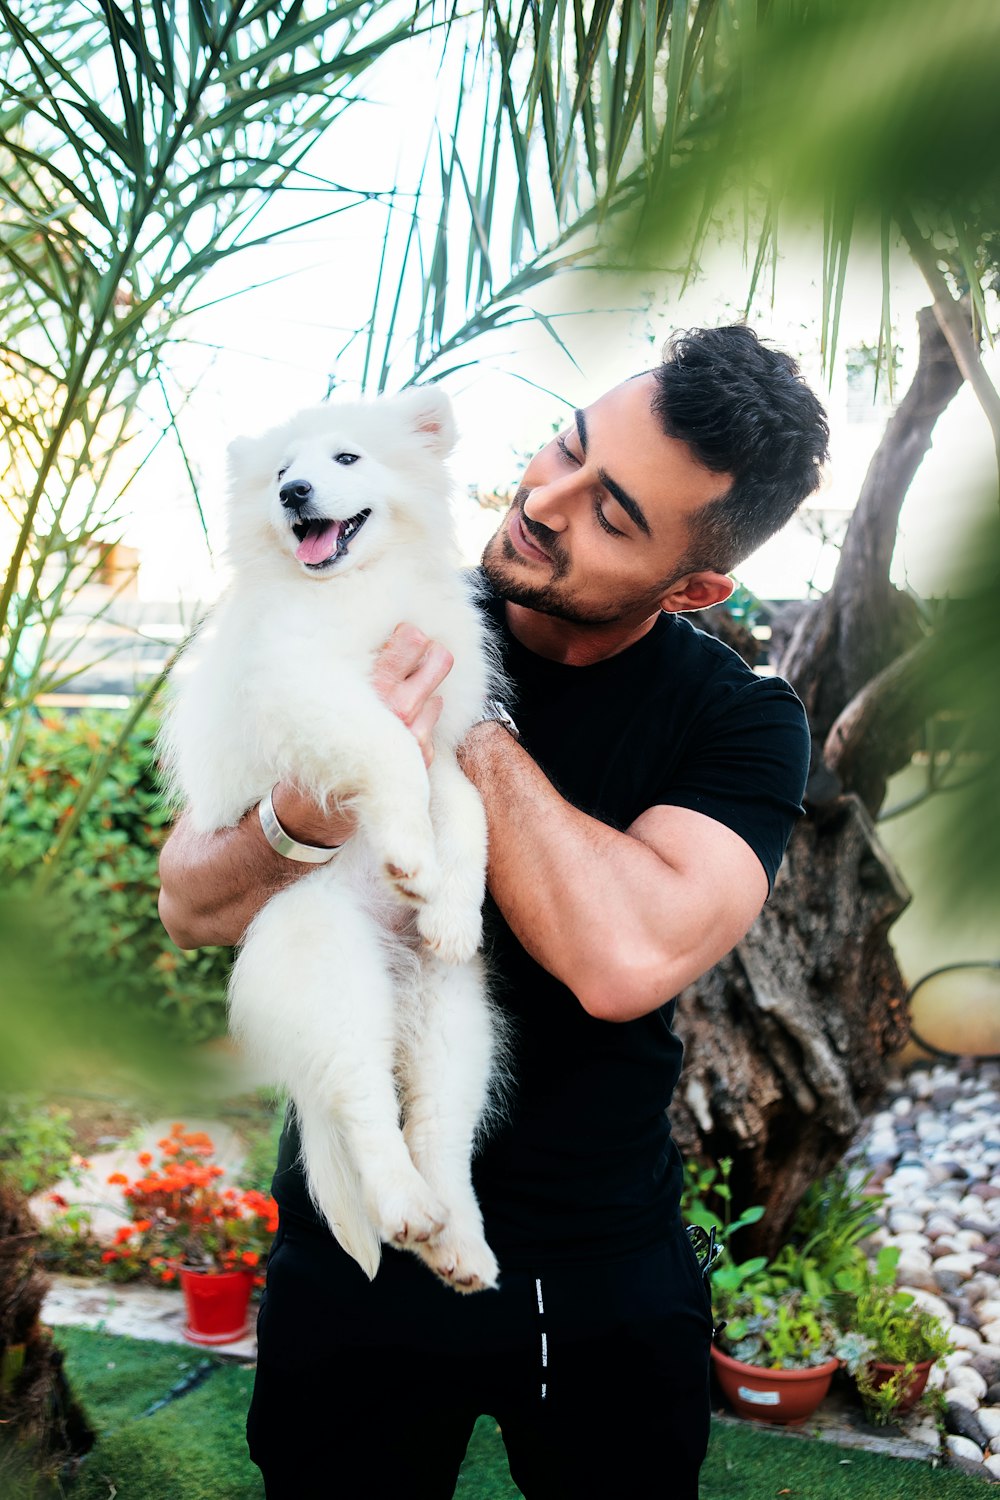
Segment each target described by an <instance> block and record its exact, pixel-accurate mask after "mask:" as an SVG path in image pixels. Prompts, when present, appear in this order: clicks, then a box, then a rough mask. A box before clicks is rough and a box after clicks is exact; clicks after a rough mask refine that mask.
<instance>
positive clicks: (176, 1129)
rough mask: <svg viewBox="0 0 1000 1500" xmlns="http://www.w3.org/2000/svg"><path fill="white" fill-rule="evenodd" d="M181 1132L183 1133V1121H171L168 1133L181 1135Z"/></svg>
mask: <svg viewBox="0 0 1000 1500" xmlns="http://www.w3.org/2000/svg"><path fill="white" fill-rule="evenodd" d="M183 1133H184V1122H183V1120H182V1121H181V1122H180V1123H178V1122H177V1121H175V1122H174V1123H173V1125H171V1127H170V1134H171V1135H183Z"/></svg>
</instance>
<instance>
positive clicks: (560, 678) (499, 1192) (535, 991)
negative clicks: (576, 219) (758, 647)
mask: <svg viewBox="0 0 1000 1500" xmlns="http://www.w3.org/2000/svg"><path fill="white" fill-rule="evenodd" d="M486 608H487V610H488V611H489V613H490V614H491V616H492V617H493V619H494V621H495V623H496V625H497V627H498V632H499V635H500V639H501V644H502V654H503V663H504V667H505V669H506V671H507V674H508V677H509V679H510V682H511V684H512V689H513V697H512V700H511V702H510V703H509V705H508V706H509V707H510V710H511V712H512V714H513V717H514V718H515V720H516V721H517V725H518V729H519V731H520V734H521V739H522V743H523V745H524V747H525V749H526V750H527V751H528V753H529V754H530V755H531V756H532V758H533V759H534V760H535V761H536V762H537V763H538V765H539V766H540V767H541V769H542V770H543V771H544V772H545V774H546V775H547V776H548V778H549V779H550V781H551V782H552V783H553V785H554V786H555V787H556V789H557V791H559V792H560V794H561V795H562V796H563V797H565V798H566V800H567V801H569V802H571V803H572V804H573V805H574V806H576V807H578V808H579V809H580V810H581V811H583V812H585V813H587V814H589V815H590V816H591V817H594V818H597V819H599V820H600V821H601V822H603V823H606V824H609V825H610V826H612V827H615V828H621V829H623V828H627V827H628V826H629V824H630V823H632V822H633V821H634V820H635V819H636V818H637V817H638V816H639V814H640V813H642V812H644V811H645V810H646V809H647V808H650V807H654V806H657V805H660V804H669V805H673V806H679V807H687V808H690V809H692V810H693V811H695V812H699V813H703V814H705V815H706V816H707V817H710V818H714V819H715V820H716V821H718V822H720V823H724V824H725V825H726V826H727V827H729V828H731V829H733V831H734V832H735V833H737V834H738V835H739V836H740V838H742V839H744V840H745V842H746V843H747V844H749V846H750V847H751V848H752V849H753V850H754V852H755V853H756V855H757V856H758V858H759V859H760V862H761V864H762V865H763V867H764V870H765V872H766V874H767V878H768V882H769V884H770V883H772V882H773V880H774V876H775V874H776V872H777V868H778V865H779V864H780V862H781V857H782V854H783V852H784V848H785V844H786V843H787V840H788V836H789V834H790V832H791V828H792V825H793V823H794V820H795V818H796V817H797V816H798V814H799V813H800V812H801V807H800V799H801V795H802V791H803V788H804V785H805V778H806V772H807V769H808V763H809V737H808V729H807V726H806V719H805V714H804V711H803V709H802V705H801V704H800V703H799V700H798V699H797V698H796V696H795V694H794V693H793V692H792V690H791V688H790V687H789V686H788V685H787V683H784V682H782V681H780V680H779V679H777V678H762V677H757V676H755V674H754V673H753V672H752V671H751V670H750V668H749V667H747V666H746V664H745V663H744V662H743V661H742V660H741V659H740V657H739V656H737V655H736V653H735V652H734V651H731V650H730V649H729V647H728V646H724V645H723V644H722V643H721V642H719V641H717V640H715V639H714V638H713V637H711V636H708V635H705V634H704V633H703V632H701V631H698V630H696V629H695V628H694V626H692V625H691V624H690V623H689V622H688V621H687V620H683V619H680V618H678V617H677V616H676V615H666V614H664V615H661V616H660V617H659V618H658V620H657V622H656V624H655V625H654V627H653V628H652V630H650V631H649V632H648V633H647V634H646V635H645V636H643V637H642V638H641V640H639V641H637V642H636V643H635V644H634V645H632V646H630V647H629V648H628V649H627V650H625V651H622V652H620V653H619V654H618V655H617V656H613V657H609V658H608V659H607V660H605V661H599V662H595V663H594V664H592V665H591V666H586V667H569V666H564V665H562V664H560V663H557V662H552V661H548V660H546V659H545V658H543V657H540V656H536V655H535V654H534V653H533V652H531V651H529V650H527V649H526V648H525V647H524V646H522V645H521V644H520V643H519V642H518V641H517V640H515V638H514V637H513V636H512V635H511V634H510V632H509V630H508V629H507V627H506V624H505V622H504V610H503V603H502V601H501V600H499V599H497V598H495V597H493V596H490V597H488V598H487V600H486ZM525 835H526V836H527V835H528V830H525ZM567 878H568V879H571V878H572V872H571V871H568V872H567ZM538 900H539V902H540V903H542V902H544V900H545V892H544V891H539V892H538ZM485 928H486V951H487V955H488V959H489V967H490V973H491V993H492V995H493V998H494V1000H495V1002H496V1004H497V1005H498V1007H499V1008H500V1010H501V1011H502V1012H503V1014H504V1016H505V1017H506V1020H507V1022H508V1031H509V1036H508V1043H509V1052H508V1068H507V1072H508V1073H509V1077H510V1083H509V1085H508V1087H507V1097H506V1109H505V1113H504V1115H503V1116H502V1118H501V1122H500V1123H499V1124H498V1125H495V1126H494V1127H493V1129H492V1131H491V1132H490V1134H489V1136H488V1138H487V1139H486V1140H485V1141H484V1142H483V1143H482V1145H481V1147H480V1148H479V1150H478V1152H477V1155H476V1158H475V1161H474V1164H473V1176H474V1181H475V1186H476V1192H477V1195H478V1197H479V1200H480V1204H481V1206H482V1209H483V1216H484V1220H485V1226H486V1237H487V1239H488V1240H489V1242H490V1244H491V1246H492V1247H493V1250H494V1252H495V1254H496V1256H497V1259H498V1260H499V1262H500V1264H501V1266H506V1267H508V1268H509V1269H511V1270H513V1269H517V1268H529V1267H537V1268H539V1269H541V1268H543V1267H546V1266H552V1265H558V1264H565V1263H569V1262H579V1261H581V1260H586V1259H604V1258H611V1257H617V1256H624V1255H629V1254H633V1253H635V1252H636V1251H639V1250H643V1249H647V1248H648V1249H651V1248H653V1247H655V1246H656V1245H658V1244H660V1243H662V1242H663V1241H664V1239H665V1238H666V1236H667V1235H668V1233H669V1231H670V1227H671V1225H672V1224H673V1222H674V1221H675V1219H676V1214H677V1204H678V1200H679V1197H680V1187H681V1164H680V1159H679V1156H678V1153H677V1150H676V1148H675V1147H674V1145H673V1142H672V1141H671V1139H670V1127H669V1123H668V1119H667V1114H666V1110H667V1107H668V1105H669V1103H670V1098H671V1095H672V1093H673V1090H674V1087H675V1085H676V1083H677V1079H678V1077H679V1074H680V1067H681V1055H682V1050H683V1049H682V1046H681V1043H680V1041H679V1039H678V1038H677V1037H676V1036H675V1034H674V1032H673V1030H672V1029H671V1021H672V1019H673V1012H674V1003H673V1000H672V998H671V997H670V996H669V995H664V997H663V998H664V1002H665V1003H664V1005H663V1006H662V1007H661V1008H660V1009H659V1010H655V1011H653V1012H651V1013H650V1014H649V1015H646V1016H642V1017H640V1018H638V1019H637V1020H633V1021H626V1022H610V1021H602V1020H598V1019H597V1018H595V1017H593V1016H591V1015H589V1014H588V1013H587V1012H586V1011H585V1010H584V1009H583V1007H582V1006H581V1005H580V1003H579V1001H578V1000H577V999H576V998H575V996H574V995H573V994H572V993H571V992H570V991H569V990H568V989H567V988H566V986H565V985H563V984H561V983H560V982H559V981H558V980H557V979H554V978H553V977H552V975H550V974H549V973H547V972H546V971H545V970H544V969H543V968H541V966H540V965H539V964H537V963H535V961H534V960H533V959H532V958H530V957H529V956H528V954H527V953H526V952H525V950H524V949H523V948H522V947H521V945H520V943H519V942H518V941H517V939H516V938H515V937H514V935H513V933H512V932H511V930H510V928H509V927H508V926H507V924H506V922H505V921H504V920H503V918H502V916H501V915H500V913H499V911H498V909H497V907H496V906H495V905H494V903H493V901H492V900H491V899H487V903H486V910H485ZM297 1150H298V1140H297V1136H296V1132H295V1130H294V1128H292V1129H290V1130H288V1131H286V1134H285V1137H284V1139H283V1142H282V1151H281V1155H280V1158H279V1168H278V1172H277V1174H276V1176H275V1182H274V1192H275V1197H276V1198H277V1200H278V1202H279V1204H282V1205H283V1206H285V1207H287V1208H290V1209H292V1210H294V1211H295V1212H298V1213H307V1214H309V1215H311V1216H313V1217H315V1210H314V1209H312V1207H311V1205H309V1200H308V1195H307V1193H306V1189H305V1183H304V1181H303V1178H302V1174H301V1169H300V1168H298V1167H297V1166H296V1165H295V1157H296V1155H297Z"/></svg>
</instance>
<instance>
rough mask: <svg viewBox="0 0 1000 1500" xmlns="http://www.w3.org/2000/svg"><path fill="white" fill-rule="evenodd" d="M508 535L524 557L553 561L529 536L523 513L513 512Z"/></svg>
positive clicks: (516, 549)
mask: <svg viewBox="0 0 1000 1500" xmlns="http://www.w3.org/2000/svg"><path fill="white" fill-rule="evenodd" d="M507 532H508V535H509V536H510V539H511V541H512V542H513V544H514V548H515V551H517V552H520V554H521V556H522V557H529V558H533V559H540V560H541V561H542V562H551V561H552V559H551V557H550V556H549V554H548V553H547V552H544V551H543V550H542V548H541V547H539V545H538V543H537V542H536V541H535V540H534V539H533V538H532V537H531V536H530V535H529V534H528V532H527V530H526V529H525V526H524V522H523V521H522V520H521V512H520V511H519V510H515V511H512V512H511V517H510V525H509V526H508V528H507Z"/></svg>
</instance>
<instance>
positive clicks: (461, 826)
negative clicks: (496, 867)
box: [417, 750, 486, 964]
mask: <svg viewBox="0 0 1000 1500" xmlns="http://www.w3.org/2000/svg"><path fill="white" fill-rule="evenodd" d="M428 774H429V777H430V788H431V822H432V823H433V825H434V838H435V843H436V846H437V858H438V865H439V866H440V870H441V881H440V885H439V886H438V890H437V894H436V895H435V897H434V899H433V901H430V902H428V903H427V905H425V906H424V907H423V908H422V910H421V911H420V913H419V915H418V917H417V927H418V929H419V931H420V935H421V936H422V937H423V939H424V941H425V942H426V943H427V945H428V947H429V948H430V949H431V950H432V951H433V952H434V953H436V954H437V955H438V957H439V958H441V959H443V960H444V962H445V963H449V964H460V963H465V962H466V961H467V960H468V959H470V958H471V957H472V955H473V954H474V953H475V952H476V950H477V948H478V947H479V944H480V941H481V939H482V934H483V919H482V906H483V896H484V894H485V891H486V813H485V810H484V808H483V803H482V799H481V797H480V795H479V793H478V792H477V790H476V788H475V787H474V786H473V785H472V783H471V781H469V779H468V778H467V777H466V776H465V775H464V774H463V773H462V771H461V770H460V769H459V765H458V762H457V760H456V759H455V756H454V753H453V752H452V751H451V750H440V751H439V752H438V754H437V755H436V756H435V758H434V760H433V761H432V763H431V768H430V772H429V773H428Z"/></svg>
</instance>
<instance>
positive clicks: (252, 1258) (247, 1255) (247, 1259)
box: [240, 1250, 260, 1266]
mask: <svg viewBox="0 0 1000 1500" xmlns="http://www.w3.org/2000/svg"><path fill="white" fill-rule="evenodd" d="M240 1260H242V1262H243V1264H244V1265H245V1266H255V1265H257V1264H258V1263H259V1261H260V1256H259V1255H258V1254H257V1251H256V1250H244V1252H243V1254H242V1255H241V1256H240Z"/></svg>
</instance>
